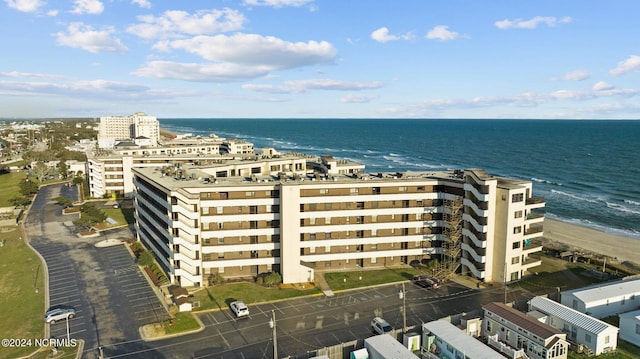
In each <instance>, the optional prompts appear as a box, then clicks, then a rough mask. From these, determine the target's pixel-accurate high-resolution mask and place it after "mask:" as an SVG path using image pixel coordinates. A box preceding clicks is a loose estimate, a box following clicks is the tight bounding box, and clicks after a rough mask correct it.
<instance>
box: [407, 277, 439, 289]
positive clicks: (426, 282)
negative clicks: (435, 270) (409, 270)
mask: <svg viewBox="0 0 640 359" xmlns="http://www.w3.org/2000/svg"><path fill="white" fill-rule="evenodd" d="M413 283H414V284H415V285H417V286H419V287H422V288H427V289H435V288H438V287H439V286H440V280H438V279H436V278H433V277H429V276H427V275H423V274H420V275H416V276H414V277H413Z"/></svg>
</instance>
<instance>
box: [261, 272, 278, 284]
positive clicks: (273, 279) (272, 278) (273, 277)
mask: <svg viewBox="0 0 640 359" xmlns="http://www.w3.org/2000/svg"><path fill="white" fill-rule="evenodd" d="M280 283H282V276H281V275H280V273H278V272H271V273H268V274H267V275H265V276H264V285H266V286H267V287H274V286H277V285H278V284H280Z"/></svg>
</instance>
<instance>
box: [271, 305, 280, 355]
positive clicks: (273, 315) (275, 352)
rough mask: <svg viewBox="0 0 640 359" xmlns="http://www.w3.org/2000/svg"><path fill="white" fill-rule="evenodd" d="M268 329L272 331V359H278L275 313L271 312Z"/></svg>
mask: <svg viewBox="0 0 640 359" xmlns="http://www.w3.org/2000/svg"><path fill="white" fill-rule="evenodd" d="M269 327H271V328H272V329H273V359H278V336H277V333H276V312H275V310H273V309H272V310H271V320H269Z"/></svg>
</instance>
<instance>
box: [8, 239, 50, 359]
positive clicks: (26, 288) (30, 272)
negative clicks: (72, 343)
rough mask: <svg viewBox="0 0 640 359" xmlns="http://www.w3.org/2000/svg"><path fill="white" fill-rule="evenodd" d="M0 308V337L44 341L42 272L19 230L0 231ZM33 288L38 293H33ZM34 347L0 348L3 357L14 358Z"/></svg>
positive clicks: (36, 257)
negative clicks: (0, 320)
mask: <svg viewBox="0 0 640 359" xmlns="http://www.w3.org/2000/svg"><path fill="white" fill-rule="evenodd" d="M0 240H4V241H5V244H4V246H3V247H0V268H1V270H0V308H2V325H0V337H2V338H44V325H45V324H44V320H43V319H42V318H43V315H44V312H45V308H44V280H43V278H44V271H43V269H42V264H41V262H40V258H39V257H38V256H37V255H36V254H35V253H34V252H33V251H32V250H31V249H30V248H29V247H27V245H26V244H25V243H24V241H23V239H22V238H21V234H20V233H19V232H18V230H14V231H12V232H0ZM36 289H38V292H37V293H36ZM35 349H36V348H33V347H32V348H2V349H1V350H0V354H1V356H2V357H4V358H17V357H20V356H23V355H26V354H29V353H32V352H34V351H35Z"/></svg>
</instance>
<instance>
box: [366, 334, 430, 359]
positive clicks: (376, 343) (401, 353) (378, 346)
mask: <svg viewBox="0 0 640 359" xmlns="http://www.w3.org/2000/svg"><path fill="white" fill-rule="evenodd" d="M364 347H365V348H366V349H367V351H368V353H369V358H389V359H392V358H406V359H419V357H418V356H417V355H415V354H413V353H412V352H411V351H410V350H409V349H407V347H405V346H404V345H402V343H400V342H399V341H397V340H396V339H395V338H394V337H392V336H391V335H389V334H382V335H374V336H372V337H370V338H367V339H365V340H364Z"/></svg>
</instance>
